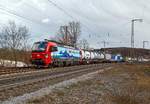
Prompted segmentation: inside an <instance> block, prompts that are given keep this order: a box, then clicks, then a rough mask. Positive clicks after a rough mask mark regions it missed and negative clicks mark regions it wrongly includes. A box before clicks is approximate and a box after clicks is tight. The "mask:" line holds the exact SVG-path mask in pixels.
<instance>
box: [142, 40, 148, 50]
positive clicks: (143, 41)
mask: <svg viewBox="0 0 150 104" xmlns="http://www.w3.org/2000/svg"><path fill="white" fill-rule="evenodd" d="M145 43H148V41H143V49H144V48H145Z"/></svg>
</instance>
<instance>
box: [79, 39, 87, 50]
mask: <svg viewBox="0 0 150 104" xmlns="http://www.w3.org/2000/svg"><path fill="white" fill-rule="evenodd" d="M78 46H79V48H81V49H89V43H88V41H87V40H86V39H82V40H80V42H79V45H78Z"/></svg>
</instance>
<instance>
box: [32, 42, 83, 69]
mask: <svg viewBox="0 0 150 104" xmlns="http://www.w3.org/2000/svg"><path fill="white" fill-rule="evenodd" d="M31 55H32V57H31V59H30V62H31V64H34V65H43V66H52V65H54V66H65V65H73V64H81V61H82V56H81V51H80V50H79V49H75V48H73V47H69V46H64V45H60V44H58V43H57V42H54V41H48V40H47V41H41V42H35V43H34V45H33V47H32V50H31Z"/></svg>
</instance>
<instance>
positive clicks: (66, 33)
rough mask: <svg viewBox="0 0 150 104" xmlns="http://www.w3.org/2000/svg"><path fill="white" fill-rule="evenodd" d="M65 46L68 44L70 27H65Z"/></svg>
mask: <svg viewBox="0 0 150 104" xmlns="http://www.w3.org/2000/svg"><path fill="white" fill-rule="evenodd" d="M65 44H66V45H67V44H68V26H65Z"/></svg>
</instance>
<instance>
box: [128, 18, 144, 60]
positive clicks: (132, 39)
mask: <svg viewBox="0 0 150 104" xmlns="http://www.w3.org/2000/svg"><path fill="white" fill-rule="evenodd" d="M135 21H140V22H142V21H143V19H133V20H131V60H133V59H132V57H133V58H134V56H135V55H134V22H135Z"/></svg>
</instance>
